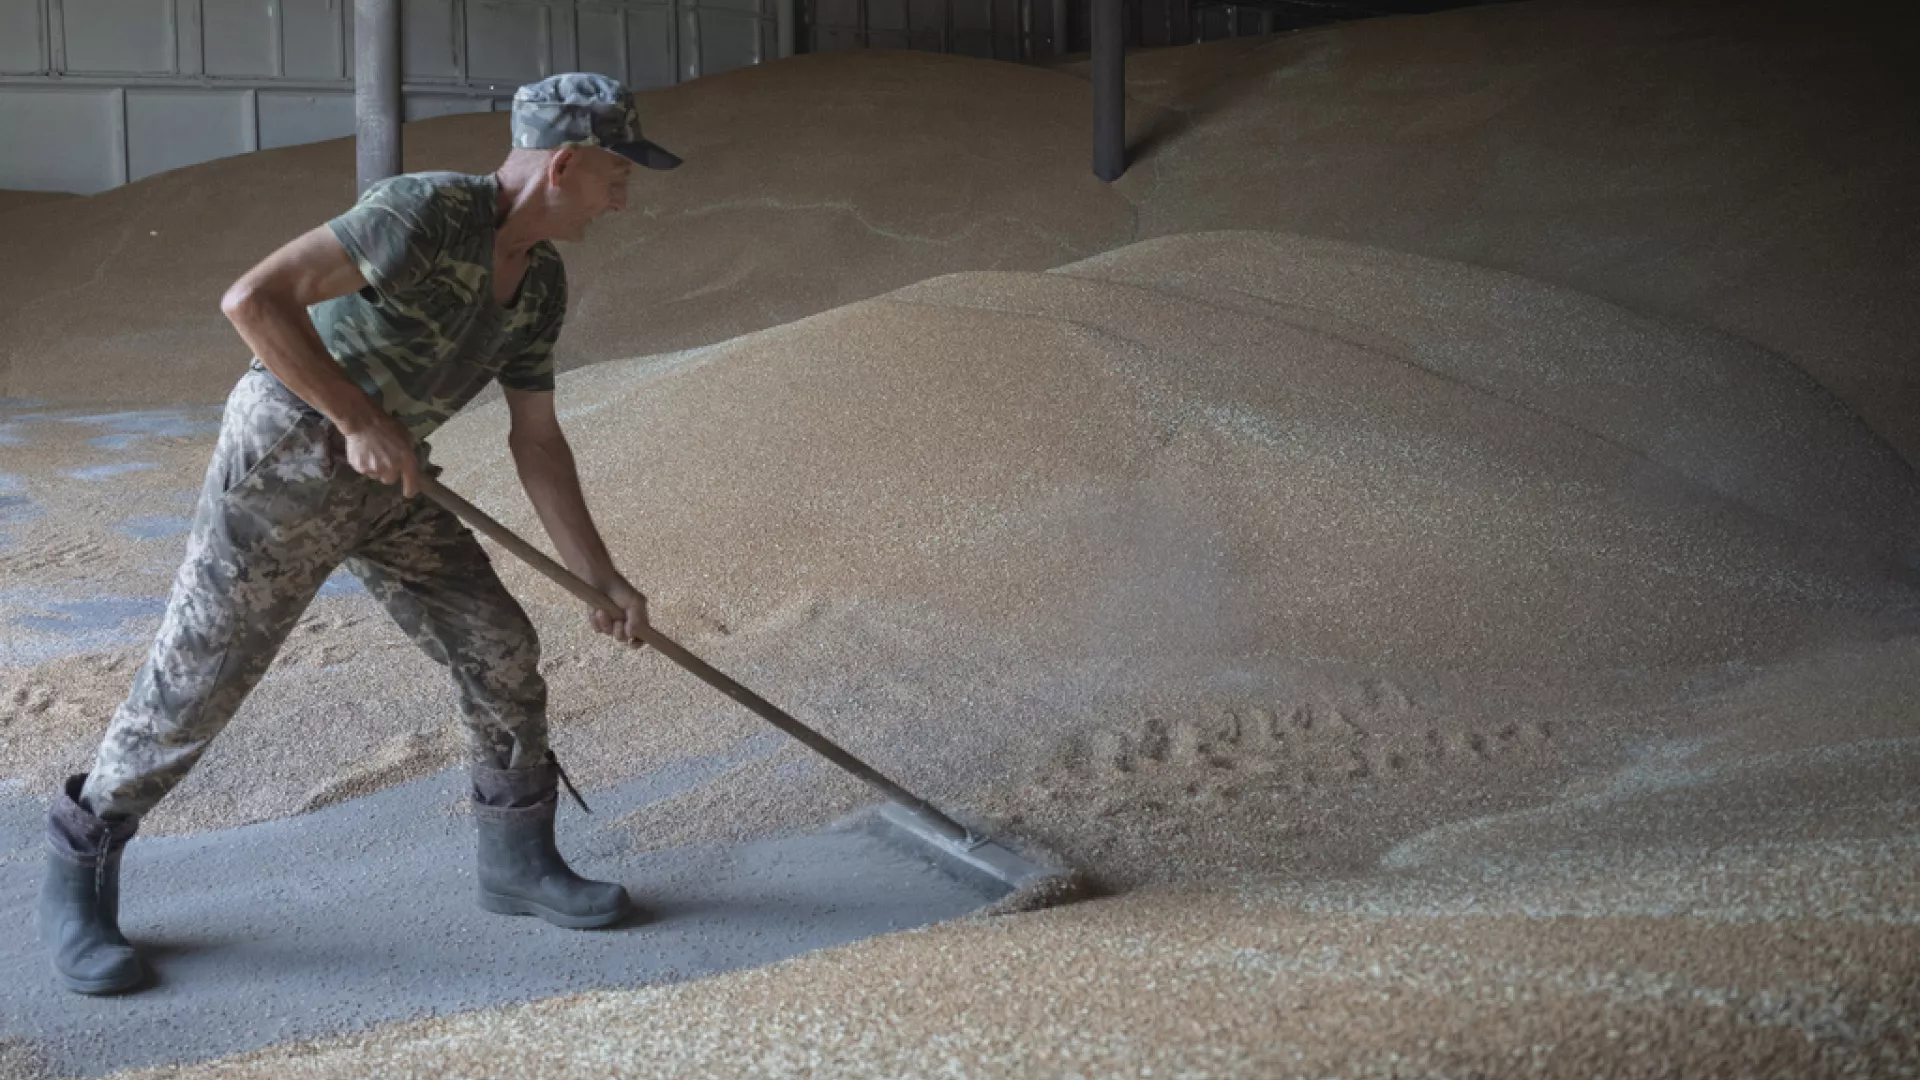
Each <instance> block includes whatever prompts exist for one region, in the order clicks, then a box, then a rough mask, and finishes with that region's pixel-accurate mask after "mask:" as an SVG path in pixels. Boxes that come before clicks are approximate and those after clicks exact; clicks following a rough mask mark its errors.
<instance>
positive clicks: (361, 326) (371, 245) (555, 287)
mask: <svg viewBox="0 0 1920 1080" xmlns="http://www.w3.org/2000/svg"><path fill="white" fill-rule="evenodd" d="M499 193H500V188H499V185H498V183H497V182H496V181H495V180H494V179H493V177H491V176H467V175H463V174H461V173H444V172H439V173H414V174H410V175H407V176H396V177H394V178H392V179H390V180H383V181H380V182H379V183H376V184H374V185H372V186H371V187H369V188H368V189H367V192H366V194H364V195H362V196H360V201H359V202H358V203H356V204H355V205H354V207H353V209H351V210H348V211H347V212H346V213H344V214H341V215H340V216H339V217H337V218H334V219H333V220H332V221H330V222H328V223H327V226H328V228H330V229H331V230H332V231H333V235H334V236H335V237H336V238H338V239H339V241H340V243H341V245H342V246H344V247H345V248H346V249H347V254H348V255H350V256H352V257H353V261H354V263H355V265H357V266H358V267H359V268H360V273H361V275H362V276H363V277H365V278H366V279H367V287H366V288H364V289H361V290H360V291H359V292H356V293H349V294H347V295H346V296H342V297H338V298H336V299H333V300H328V301H326V302H324V303H320V304H315V305H314V306H313V307H312V308H310V309H308V313H309V314H310V315H311V316H312V318H313V325H314V327H315V329H317V330H319V332H320V340H321V341H322V342H324V343H325V344H326V347H327V351H328V352H330V353H332V354H333V358H334V359H335V360H338V361H339V362H340V366H341V367H343V368H345V369H346V370H347V374H348V376H350V377H351V378H352V379H353V380H354V381H355V382H357V383H359V384H360V388H361V389H363V390H365V391H366V392H367V393H368V394H370V395H372V396H373V398H374V400H375V401H378V402H379V403H380V405H381V407H382V408H384V409H385V410H386V411H387V412H388V413H390V414H392V415H393V416H394V418H395V419H398V420H399V421H400V422H401V423H403V424H405V425H406V426H407V429H408V430H409V431H411V432H412V433H413V437H414V438H415V439H424V438H426V436H427V435H428V434H429V433H430V432H432V431H433V430H434V429H435V428H437V427H439V426H440V425H441V424H443V423H445V422H446V421H447V420H448V418H450V417H452V416H453V414H454V413H456V412H459V411H460V407H461V406H463V405H465V404H466V403H467V402H469V401H471V400H473V398H474V395H476V394H478V393H479V392H480V391H481V390H483V389H485V388H486V385H487V383H488V382H489V381H491V380H493V379H498V380H500V385H502V386H504V387H506V388H507V389H509V390H552V389H553V343H554V340H555V339H556V338H558V337H559V335H560V322H561V319H562V318H563V317H564V316H565V314H566V307H567V280H566V272H565V269H564V268H563V267H562V266H561V263H560V253H559V252H557V251H555V250H554V249H553V245H551V244H549V243H546V242H545V241H542V242H540V243H537V244H535V245H534V246H533V249H532V251H531V252H530V253H529V256H528V262H527V274H526V277H525V278H524V279H523V280H522V282H521V284H520V292H519V294H518V295H517V296H515V297H514V299H513V302H512V303H510V304H501V303H499V302H498V301H496V300H495V299H494V296H493V238H494V216H495V213H496V210H495V206H496V201H497V199H498V198H499Z"/></svg>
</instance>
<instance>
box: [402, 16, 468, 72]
mask: <svg viewBox="0 0 1920 1080" xmlns="http://www.w3.org/2000/svg"><path fill="white" fill-rule="evenodd" d="M456 14H457V13H456V12H455V9H454V6H453V0H407V2H406V3H405V4H404V5H402V7H401V26H400V45H401V49H402V51H403V54H404V55H403V57H402V59H401V64H402V65H403V67H404V68H405V70H406V77H407V78H408V79H409V80H413V79H423V80H425V79H453V78H455V77H457V76H458V75H459V74H460V25H459V19H458V18H457V17H456Z"/></svg>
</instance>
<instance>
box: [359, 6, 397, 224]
mask: <svg viewBox="0 0 1920 1080" xmlns="http://www.w3.org/2000/svg"><path fill="white" fill-rule="evenodd" d="M353 112H354V163H355V165H356V166H357V170H358V175H359V180H360V190H361V191H365V190H367V186H368V185H370V184H372V183H373V182H374V181H376V180H384V179H386V178H387V177H389V176H398V175H399V174H400V121H401V117H402V113H401V103H400V0H354V3H353Z"/></svg>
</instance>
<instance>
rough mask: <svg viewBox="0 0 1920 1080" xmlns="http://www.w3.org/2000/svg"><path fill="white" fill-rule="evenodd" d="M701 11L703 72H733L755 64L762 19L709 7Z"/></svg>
mask: <svg viewBox="0 0 1920 1080" xmlns="http://www.w3.org/2000/svg"><path fill="white" fill-rule="evenodd" d="M698 14H699V19H700V70H701V72H703V73H704V72H712V71H732V70H733V69H734V68H741V67H746V66H747V65H749V64H751V63H753V59H754V52H755V50H756V49H757V48H758V45H757V43H756V41H755V40H754V39H755V37H756V36H757V35H758V34H759V32H760V26H761V22H760V20H759V19H756V18H754V17H753V16H751V15H741V14H736V13H734V12H730V11H720V10H717V9H714V8H708V7H702V8H701V9H700V10H699V13H698Z"/></svg>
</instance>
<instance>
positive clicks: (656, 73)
mask: <svg viewBox="0 0 1920 1080" xmlns="http://www.w3.org/2000/svg"><path fill="white" fill-rule="evenodd" d="M675 33H676V29H675V27H674V19H673V11H672V10H671V9H669V8H664V7H636V8H629V9H627V82H628V83H630V84H631V85H633V86H634V87H636V88H638V89H642V90H645V89H649V88H651V87H656V86H672V85H673V84H674V83H676V82H679V81H680V80H679V79H678V78H677V77H676V76H675V74H674V61H675V59H676V57H675V53H676V52H677V51H678V50H677V49H675V47H674V38H675Z"/></svg>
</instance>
